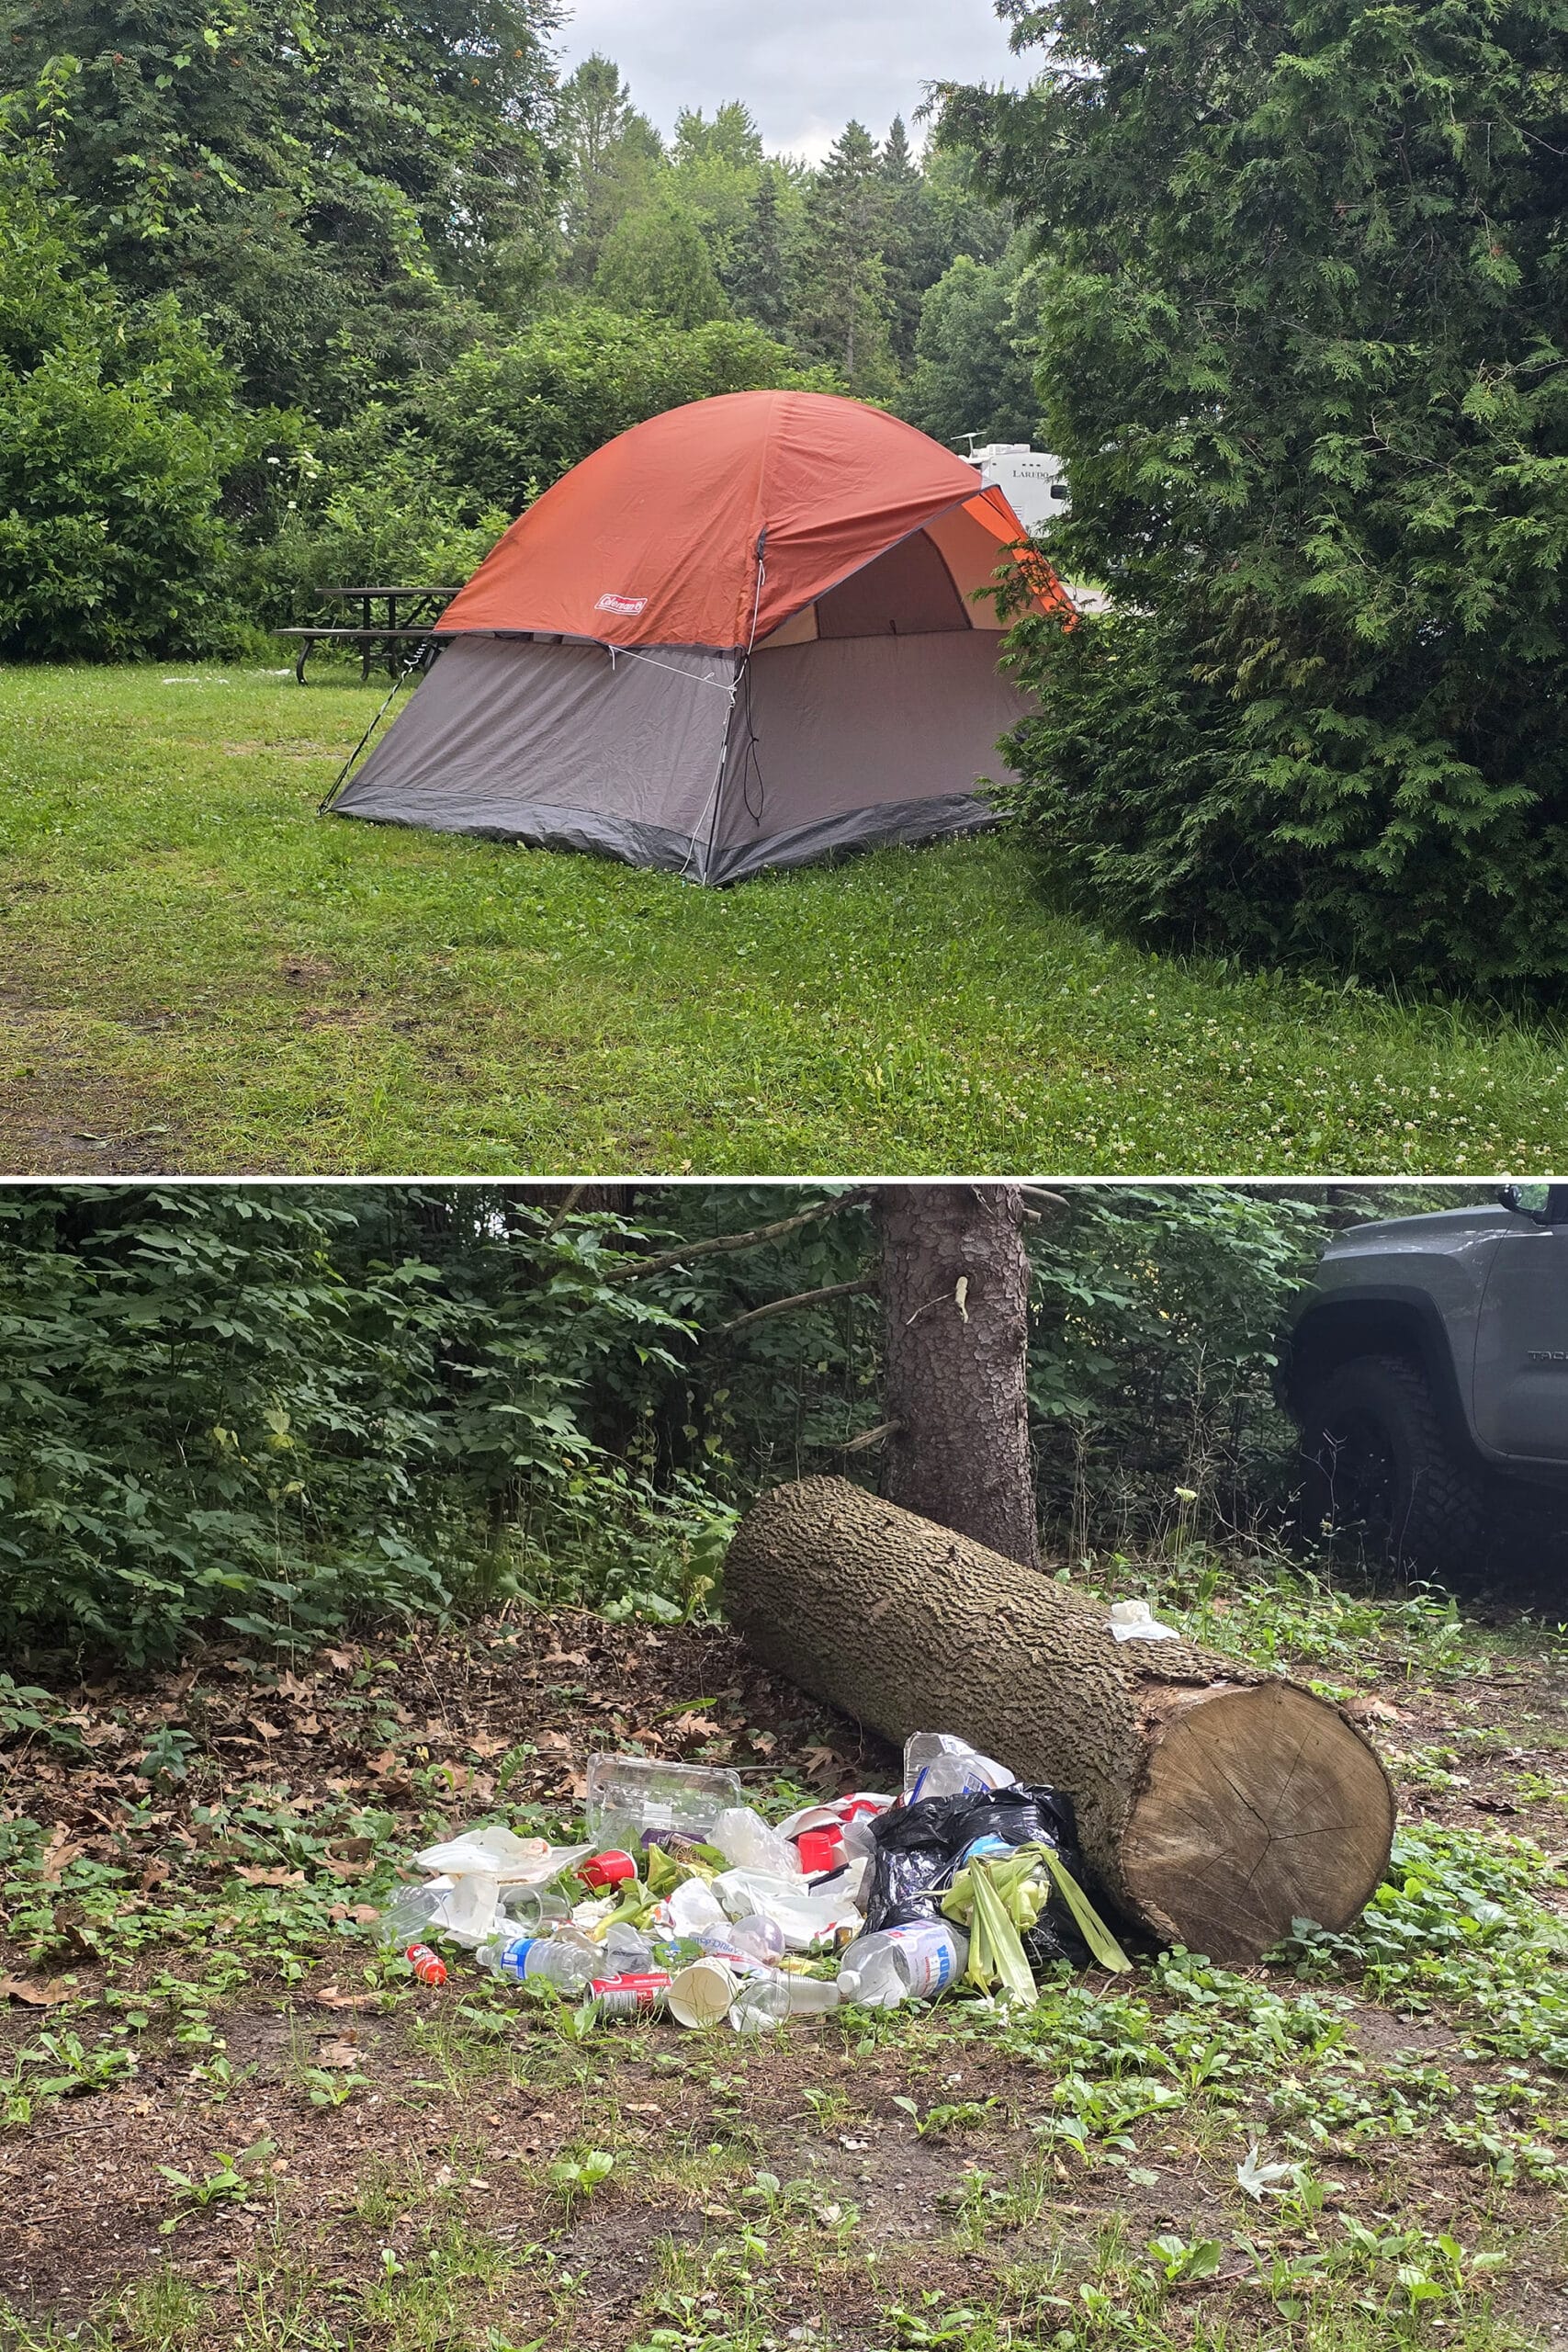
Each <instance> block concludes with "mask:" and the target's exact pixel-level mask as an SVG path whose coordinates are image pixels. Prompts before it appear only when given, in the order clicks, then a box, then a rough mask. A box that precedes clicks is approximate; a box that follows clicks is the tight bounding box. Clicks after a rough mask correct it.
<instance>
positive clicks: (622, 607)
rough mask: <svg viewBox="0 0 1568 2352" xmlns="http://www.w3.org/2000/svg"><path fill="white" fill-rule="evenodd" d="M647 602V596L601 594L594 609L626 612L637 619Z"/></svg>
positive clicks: (606, 611) (604, 611)
mask: <svg viewBox="0 0 1568 2352" xmlns="http://www.w3.org/2000/svg"><path fill="white" fill-rule="evenodd" d="M647 603H648V598H647V597H646V596H601V597H600V599H599V602H598V603H597V605H595V606H594V608H593V609H594V611H595V612H599V613H625V614H626V615H627V616H628V617H629V618H632V619H635V618H636V616H637V614H638V613H640V612H641V611H642V610H643V608H644V606H645V605H647Z"/></svg>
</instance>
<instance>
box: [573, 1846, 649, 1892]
mask: <svg viewBox="0 0 1568 2352" xmlns="http://www.w3.org/2000/svg"><path fill="white" fill-rule="evenodd" d="M577 1875H578V1877H579V1878H580V1879H581V1881H582V1883H583V1885H584V1886H620V1885H621V1884H623V1883H624V1882H625V1881H626V1879H628V1878H636V1876H637V1864H636V1863H635V1862H634V1861H633V1860H632V1858H631V1856H630V1855H629V1854H623V1853H621V1852H620V1851H619V1849H614V1848H613V1849H611V1851H610V1852H609V1853H607V1854H592V1855H591V1856H590V1857H589V1859H588V1860H587V1861H585V1862H584V1863H583V1865H582V1867H581V1870H580V1871H578V1873H577Z"/></svg>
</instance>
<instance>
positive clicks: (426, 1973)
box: [403, 1944, 446, 1985]
mask: <svg viewBox="0 0 1568 2352" xmlns="http://www.w3.org/2000/svg"><path fill="white" fill-rule="evenodd" d="M403 1958H404V1959H405V1960H406V1961H407V1962H408V1963H409V1966H410V1967H411V1968H412V1970H413V1973H414V1975H415V1978H416V1979H417V1981H418V1982H419V1983H420V1984H421V1985H445V1984H446V1962H445V1961H444V1960H443V1959H442V1958H441V1956H440V1954H439V1953H438V1952H434V1951H431V1949H430V1946H429V1945H428V1944H410V1946H409V1948H408V1950H407V1951H405V1952H404V1954H403Z"/></svg>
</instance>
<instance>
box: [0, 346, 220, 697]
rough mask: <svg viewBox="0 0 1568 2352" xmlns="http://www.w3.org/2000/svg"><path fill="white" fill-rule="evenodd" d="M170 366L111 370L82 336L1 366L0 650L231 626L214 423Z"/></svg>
mask: <svg viewBox="0 0 1568 2352" xmlns="http://www.w3.org/2000/svg"><path fill="white" fill-rule="evenodd" d="M158 375H159V371H157V370H156V369H153V370H150V371H149V372H148V373H147V374H146V375H145V376H143V377H142V378H141V379H138V380H135V381H132V382H130V383H123V382H122V383H116V382H114V381H112V380H106V377H105V372H104V364H103V360H102V358H101V356H100V355H99V354H97V353H96V352H92V351H83V350H80V349H74V350H73V349H71V348H65V349H62V350H60V351H57V352H52V353H51V355H50V356H49V357H48V358H47V359H45V360H44V361H43V362H42V364H41V365H40V366H39V367H38V368H35V369H34V370H33V372H32V373H31V375H29V376H26V377H18V376H16V375H14V374H11V373H10V372H9V371H6V370H0V654H3V655H6V656H8V657H10V658H12V659H16V658H18V657H20V658H24V659H25V658H28V657H33V658H37V657H38V656H40V655H42V656H46V657H51V658H53V657H58V658H65V659H69V658H77V659H83V658H85V659H87V660H95V661H105V660H125V659H129V658H132V657H134V656H136V655H138V654H148V653H166V652H176V651H187V652H188V651H198V650H204V649H205V648H207V647H208V646H209V645H210V644H212V643H213V641H214V639H215V638H220V637H221V636H222V635H223V634H224V633H225V628H226V616H223V615H222V614H221V613H220V612H219V611H218V610H216V609H215V607H214V604H213V599H212V593H211V591H212V580H213V575H214V571H215V570H216V569H218V568H219V567H220V564H221V560H222V554H223V548H224V533H223V528H222V525H221V523H220V520H219V517H218V515H217V512H216V508H217V502H218V494H219V487H220V483H219V471H218V464H217V452H216V451H215V448H214V446H213V440H212V434H211V428H210V426H209V425H208V424H205V423H203V422H200V421H198V420H197V418H195V417H192V416H190V415H187V414H182V413H181V412H180V411H179V409H178V408H177V407H174V406H171V405H170V401H171V387H170V385H169V383H168V381H167V379H164V380H163V381H160V380H159V379H158Z"/></svg>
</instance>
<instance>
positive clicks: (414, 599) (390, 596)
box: [274, 588, 457, 685]
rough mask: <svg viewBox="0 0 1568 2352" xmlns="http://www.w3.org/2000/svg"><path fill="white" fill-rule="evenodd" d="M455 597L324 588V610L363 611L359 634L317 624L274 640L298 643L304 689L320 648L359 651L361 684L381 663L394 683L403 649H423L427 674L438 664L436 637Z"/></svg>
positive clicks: (429, 591)
mask: <svg viewBox="0 0 1568 2352" xmlns="http://www.w3.org/2000/svg"><path fill="white" fill-rule="evenodd" d="M456 594H457V590H456V588H323V589H322V590H321V601H322V603H323V604H325V603H326V602H328V601H329V599H330V600H333V601H335V602H337V603H340V604H346V605H358V606H359V623H358V626H357V628H356V627H355V626H353V625H352V624H348V623H339V622H335V621H313V622H311V623H310V624H309V625H308V626H307V627H305V628H280V629H277V630H275V632H274V634H275V635H276V636H277V637H296V638H298V639H299V660H298V661H297V662H295V664H294V674H295V676H296V677H297V678H298V679H299V684H301V685H303V684H304V683H305V664H306V662H308V661H309V660H310V656H311V654H312V653H313V652H314V651H315V650H316V648H317V646H318V645H342V646H344V647H349V646H356V647H357V648H358V650H359V674H360V676H361V678H368V677H369V675H370V673H371V671H372V670H373V669H374V668H375V667H376V664H377V663H378V662H385V664H386V667H387V675H388V676H389V678H395V677H396V676H397V674H398V672H399V670H400V668H401V667H402V665H403V663H404V662H405V661H406V660H407V658H408V657H407V655H406V654H404V653H403V652H402V650H401V649H402V648H403V647H404V646H409V645H412V646H418V647H421V648H423V663H424V666H425V667H426V668H428V667H429V664H430V662H433V661H434V658H435V655H436V653H437V652H438V651H439V650H440V649H439V647H438V646H437V645H436V643H435V640H434V636H433V634H432V632H433V630H434V627H435V623H436V622H437V621H438V620H439V619H440V617H441V615H442V613H443V611H444V610H445V609H446V606H447V605H449V604H450V603H451V601H452V599H453V597H454V596H455V595H456ZM381 605H385V607H386V615H387V616H386V618H385V620H381V619H379V618H378V607H379V606H381Z"/></svg>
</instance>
